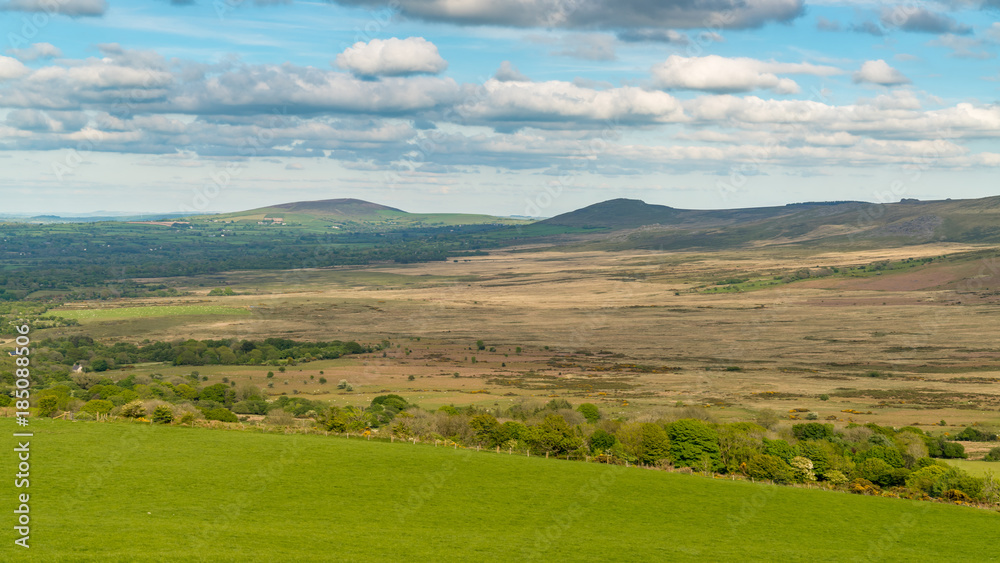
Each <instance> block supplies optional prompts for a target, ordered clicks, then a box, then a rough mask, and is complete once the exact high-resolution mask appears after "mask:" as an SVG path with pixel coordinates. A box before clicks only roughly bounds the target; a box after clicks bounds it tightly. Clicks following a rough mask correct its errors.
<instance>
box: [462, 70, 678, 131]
mask: <svg viewBox="0 0 1000 563" xmlns="http://www.w3.org/2000/svg"><path fill="white" fill-rule="evenodd" d="M483 89H484V90H485V93H484V94H480V95H478V96H474V97H470V98H469V99H468V100H467V101H466V102H465V103H464V104H462V105H461V106H459V107H458V108H457V113H458V114H459V115H462V116H465V117H466V118H469V119H475V120H480V121H486V122H492V123H493V124H495V125H499V124H503V123H512V124H519V123H520V124H531V123H534V124H535V126H541V125H544V124H545V123H546V122H552V123H558V122H567V121H569V122H573V123H576V124H577V125H579V124H580V122H606V121H608V120H616V121H624V122H635V121H640V122H647V123H650V122H651V123H656V122H675V121H682V120H684V115H683V110H682V109H681V104H680V102H678V101H677V99H676V98H674V97H673V96H671V95H669V94H667V93H665V92H656V91H648V90H643V89H641V88H635V87H630V86H626V87H622V88H613V89H609V90H593V89H589V88H582V87H580V86H577V85H575V84H572V83H570V82H562V81H555V80H553V81H548V82H500V81H499V80H495V79H490V80H488V81H486V83H485V84H484V85H483Z"/></svg>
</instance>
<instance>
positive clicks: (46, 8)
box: [0, 0, 108, 17]
mask: <svg viewBox="0 0 1000 563" xmlns="http://www.w3.org/2000/svg"><path fill="white" fill-rule="evenodd" d="M107 10H108V3H107V2H105V1H104V0H58V1H55V0H7V1H6V2H2V1H0V12H45V13H47V14H53V13H54V14H62V15H64V16H74V17H75V16H103V15H104V12H106V11H107Z"/></svg>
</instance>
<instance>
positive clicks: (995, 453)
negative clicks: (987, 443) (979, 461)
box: [983, 448, 1000, 461]
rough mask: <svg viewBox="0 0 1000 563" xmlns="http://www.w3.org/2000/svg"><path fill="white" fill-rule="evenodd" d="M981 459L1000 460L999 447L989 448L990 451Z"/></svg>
mask: <svg viewBox="0 0 1000 563" xmlns="http://www.w3.org/2000/svg"><path fill="white" fill-rule="evenodd" d="M983 461H1000V448H990V451H989V452H987V453H986V455H985V456H984V457H983Z"/></svg>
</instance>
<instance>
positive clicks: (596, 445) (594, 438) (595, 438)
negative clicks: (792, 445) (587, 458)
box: [590, 428, 618, 454]
mask: <svg viewBox="0 0 1000 563" xmlns="http://www.w3.org/2000/svg"><path fill="white" fill-rule="evenodd" d="M617 441H618V439H617V438H615V436H614V435H613V434H609V433H607V432H605V431H604V430H602V429H600V428H598V429H597V430H594V433H593V434H591V435H590V450H591V451H592V452H594V453H595V454H599V453H603V452H605V451H607V450H609V449H611V446H614V445H615V442H617Z"/></svg>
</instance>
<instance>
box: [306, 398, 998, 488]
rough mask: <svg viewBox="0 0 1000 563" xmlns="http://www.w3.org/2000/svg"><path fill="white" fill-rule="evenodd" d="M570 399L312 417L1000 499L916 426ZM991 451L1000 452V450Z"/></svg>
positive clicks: (628, 458)
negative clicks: (653, 416) (778, 420)
mask: <svg viewBox="0 0 1000 563" xmlns="http://www.w3.org/2000/svg"><path fill="white" fill-rule="evenodd" d="M568 407H569V404H568V403H567V402H566V401H564V400H553V401H552V402H550V403H549V404H547V405H545V406H544V407H536V408H534V409H531V408H525V407H524V406H523V405H522V406H519V407H515V408H512V409H508V410H506V411H504V412H502V413H498V412H484V411H480V410H476V409H473V408H465V409H458V408H454V407H443V408H441V409H439V410H438V411H436V412H427V411H424V410H422V409H420V408H418V407H415V406H414V405H410V404H408V403H407V402H406V400H405V399H404V398H402V397H400V396H398V395H385V396H382V397H377V398H376V399H375V400H373V401H372V404H371V405H370V406H369V407H366V408H362V407H331V408H328V409H326V410H325V411H323V412H321V413H319V414H318V415H317V416H316V417H315V419H316V424H317V425H318V426H319V427H320V428H322V429H325V430H328V431H333V432H360V431H366V430H367V431H370V432H376V433H377V434H381V435H392V436H394V437H398V438H403V439H421V440H448V441H453V442H455V443H458V444H462V445H465V446H470V447H482V448H499V449H503V450H511V451H514V450H516V451H519V452H529V453H531V454H536V455H556V456H565V457H572V458H577V459H594V460H597V461H601V462H605V463H616V464H626V463H628V464H638V465H645V466H657V467H672V468H690V469H691V470H694V471H699V472H705V473H717V474H726V475H740V476H743V477H746V478H750V479H755V480H763V481H771V482H775V483H781V484H787V483H809V482H820V483H825V484H827V485H828V486H833V487H840V488H845V489H849V490H852V491H854V492H860V493H866V494H882V495H885V496H901V497H907V498H926V497H936V498H946V499H949V500H965V501H973V500H983V501H991V502H997V501H1000V497H997V496H996V495H997V494H998V491H995V490H993V489H991V488H990V487H988V486H987V482H986V481H984V480H983V479H981V478H977V477H973V476H971V475H968V474H966V473H965V472H964V471H962V470H960V469H958V468H955V467H951V466H949V465H947V464H946V463H945V462H943V461H940V460H939V459H936V458H949V457H965V453H964V448H963V446H962V445H961V444H960V443H958V442H953V441H948V440H945V439H944V438H943V437H936V436H930V435H928V434H926V433H925V432H923V431H922V430H920V429H919V428H915V427H905V428H900V429H894V428H890V427H885V426H879V425H876V424H867V425H857V424H851V425H848V427H847V428H844V429H842V430H837V429H835V428H834V427H833V425H831V424H820V423H804V424H796V425H794V426H792V427H791V428H790V429H785V430H781V431H774V430H770V429H768V428H765V427H763V426H761V425H759V424H757V423H755V422H734V423H724V424H720V423H715V422H711V421H707V420H703V419H701V418H694V417H691V415H696V416H697V415H699V414H702V415H703V414H704V411H703V410H702V409H697V408H693V409H689V410H688V411H686V412H684V413H683V414H679V415H678V416H679V417H678V418H674V417H670V418H663V419H659V420H655V421H647V422H638V421H631V422H629V421H622V420H606V419H604V418H603V417H602V416H601V414H600V410H599V409H598V408H597V407H596V406H595V405H593V404H590V403H584V404H581V405H579V406H578V407H577V408H576V409H569V408H568ZM699 411H702V412H701V413H699ZM970 428H972V427H970ZM972 431H974V432H983V431H982V430H980V429H977V428H972ZM972 431H965V434H971V433H972ZM984 434H985V435H989V433H985V432H984ZM997 454H998V459H1000V449H998V450H997Z"/></svg>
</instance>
